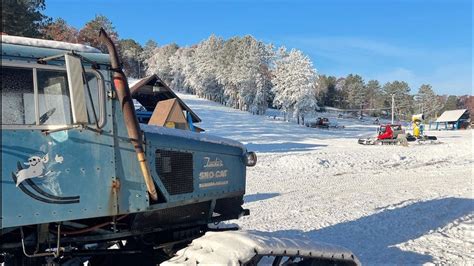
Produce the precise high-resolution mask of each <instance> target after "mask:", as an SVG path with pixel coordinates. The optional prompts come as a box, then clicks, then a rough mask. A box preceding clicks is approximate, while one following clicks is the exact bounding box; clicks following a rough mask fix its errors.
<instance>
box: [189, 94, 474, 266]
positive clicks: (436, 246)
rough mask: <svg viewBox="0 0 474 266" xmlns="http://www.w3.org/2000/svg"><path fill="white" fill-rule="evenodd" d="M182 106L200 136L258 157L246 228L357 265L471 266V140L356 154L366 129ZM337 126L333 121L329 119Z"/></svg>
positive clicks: (466, 135)
mask: <svg viewBox="0 0 474 266" xmlns="http://www.w3.org/2000/svg"><path fill="white" fill-rule="evenodd" d="M180 97H182V99H183V100H184V101H185V102H186V103H187V104H188V105H189V106H190V107H191V108H192V109H193V110H194V111H195V112H196V113H197V114H198V115H199V116H200V117H201V118H202V120H203V123H201V124H200V126H201V127H203V128H204V129H206V133H204V134H214V135H219V136H223V137H228V138H232V139H235V140H239V141H241V142H243V143H244V144H246V146H247V147H248V149H249V150H253V151H256V152H257V154H258V164H257V166H256V167H254V168H249V170H248V180H247V195H246V196H245V202H246V204H245V206H244V207H245V208H248V209H250V213H251V215H250V216H248V217H244V218H242V219H240V220H237V221H235V223H236V224H238V225H239V226H240V227H242V228H243V229H248V230H259V231H269V232H273V233H274V234H277V235H283V236H292V237H303V238H312V239H315V240H319V241H325V242H330V243H334V244H339V245H342V246H345V247H347V248H349V249H351V250H352V251H353V252H354V253H355V254H356V255H357V256H358V257H359V258H360V259H361V261H362V263H364V264H369V265H370V264H380V263H397V264H408V263H416V264H423V263H449V264H468V263H469V261H470V262H472V261H473V260H474V256H473V254H472V250H473V249H474V242H473V240H472V234H473V231H474V226H473V221H474V219H473V218H474V215H473V206H474V200H473V197H474V196H473V195H472V190H471V189H472V169H473V162H474V160H473V153H472V148H471V147H472V141H473V136H472V131H450V132H429V133H430V134H434V135H437V136H438V137H439V139H440V140H441V142H442V143H441V144H438V145H410V146H409V147H402V146H362V145H358V144H357V138H359V137H360V136H366V135H371V134H375V126H373V125H371V123H370V121H367V122H365V124H364V123H361V122H360V121H358V120H355V119H339V120H337V123H338V124H339V125H344V126H345V129H329V130H327V129H326V130H325V129H312V128H306V127H303V126H298V125H296V124H292V123H287V122H283V121H281V120H278V118H277V119H273V117H268V116H267V117H265V116H254V115H251V114H249V113H247V112H241V111H237V110H234V109H230V108H227V107H224V106H221V105H219V104H216V103H213V102H209V101H207V100H203V99H199V98H196V97H195V96H192V95H184V94H180ZM333 120H334V119H333Z"/></svg>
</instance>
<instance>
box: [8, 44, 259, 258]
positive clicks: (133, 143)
mask: <svg viewBox="0 0 474 266" xmlns="http://www.w3.org/2000/svg"><path fill="white" fill-rule="evenodd" d="M103 36H105V41H107V38H106V35H103ZM112 48H114V47H112ZM114 52H115V50H112V51H111V55H112V56H113V55H114V54H113V53H114ZM110 58H111V57H110V56H109V55H108V54H103V53H100V51H98V50H97V49H95V48H92V47H89V46H84V45H77V44H68V43H61V42H55V41H45V40H37V39H30V38H22V37H15V36H8V35H3V36H2V66H1V67H2V72H1V76H2V85H1V93H2V121H1V124H2V145H1V147H2V180H1V220H0V221H1V224H0V228H1V241H0V261H7V262H9V263H12V264H21V262H25V261H27V262H29V263H33V264H36V263H40V261H45V260H44V258H55V259H56V260H59V259H63V260H64V259H65V258H84V257H85V258H87V259H88V260H89V261H95V260H101V259H102V258H103V257H101V256H100V255H101V254H105V253H107V254H111V253H116V254H119V255H123V254H127V253H130V254H135V253H137V254H138V253H140V254H141V253H143V252H145V250H148V252H149V253H150V254H152V253H153V254H154V253H160V254H161V253H163V254H164V251H163V250H164V249H163V248H165V247H167V248H168V249H169V250H171V248H172V247H174V246H179V245H180V244H181V243H184V242H186V241H189V240H190V239H194V238H196V237H198V236H200V235H202V234H203V233H204V232H205V231H207V230H208V227H207V225H208V224H209V223H216V222H219V221H225V220H230V219H237V218H239V217H240V216H242V215H246V214H248V211H247V210H244V209H242V207H241V206H242V204H243V199H242V198H243V195H244V193H245V168H246V166H248V165H254V163H255V160H256V157H255V155H254V153H248V152H247V151H246V149H245V147H244V146H243V145H242V144H240V143H239V142H236V141H231V140H227V139H223V138H217V137H212V136H208V135H204V134H199V133H194V132H189V131H183V130H178V129H168V128H163V127H157V126H149V125H145V124H139V123H137V119H136V117H134V110H133V103H132V101H131V99H130V97H129V96H130V94H129V92H127V90H128V87H127V85H126V84H125V82H126V79H125V76H123V73H122V72H121V70H120V69H119V65H114V64H117V63H118V62H113V61H114V60H117V59H116V58H112V59H110ZM111 61H112V62H111ZM130 107H131V108H130ZM133 133H135V135H134V134H133ZM117 240H127V241H126V244H125V246H124V245H123V242H117ZM91 243H92V244H91ZM117 243H118V244H119V246H120V248H119V249H116V250H110V249H108V248H109V247H110V246H111V245H114V244H117ZM151 247H155V248H154V249H153V248H151ZM156 247H161V248H159V249H158V248H156ZM147 254H148V253H147ZM155 255H156V254H155ZM138 264H140V263H138Z"/></svg>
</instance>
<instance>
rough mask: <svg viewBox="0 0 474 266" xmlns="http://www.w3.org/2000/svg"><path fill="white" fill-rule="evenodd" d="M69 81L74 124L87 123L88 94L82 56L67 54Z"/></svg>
mask: <svg viewBox="0 0 474 266" xmlns="http://www.w3.org/2000/svg"><path fill="white" fill-rule="evenodd" d="M64 59H65V61H66V70H67V81H68V83H69V94H70V97H71V108H72V119H73V123H74V124H87V123H88V122H89V120H88V117H87V106H86V95H85V89H84V79H83V73H82V72H83V68H82V62H81V58H79V57H77V56H74V55H70V54H65V55H64Z"/></svg>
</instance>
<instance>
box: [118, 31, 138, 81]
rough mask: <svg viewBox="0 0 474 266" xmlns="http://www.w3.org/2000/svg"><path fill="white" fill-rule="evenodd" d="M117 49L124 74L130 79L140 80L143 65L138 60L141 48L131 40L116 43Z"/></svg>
mask: <svg viewBox="0 0 474 266" xmlns="http://www.w3.org/2000/svg"><path fill="white" fill-rule="evenodd" d="M118 47H119V53H120V57H121V59H122V64H123V69H124V71H125V74H126V75H127V76H130V77H134V78H141V76H142V73H143V69H142V67H143V64H142V62H141V59H140V54H141V53H142V50H143V48H142V46H141V45H140V44H139V43H137V42H136V41H134V40H132V39H123V40H120V41H119V42H118Z"/></svg>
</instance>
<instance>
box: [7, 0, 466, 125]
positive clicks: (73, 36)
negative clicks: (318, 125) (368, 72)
mask: <svg viewBox="0 0 474 266" xmlns="http://www.w3.org/2000/svg"><path fill="white" fill-rule="evenodd" d="M2 5H4V4H3V3H2ZM44 8H45V3H44V0H38V1H27V0H18V1H8V2H6V4H5V5H4V6H3V8H2V32H5V33H7V34H12V35H19V36H27V37H39V38H45V39H52V40H58V41H66V42H71V43H82V44H88V45H91V46H94V47H97V48H99V49H100V50H102V51H104V52H106V48H105V47H103V46H102V45H101V44H100V43H99V42H98V40H97V32H98V30H99V29H100V28H101V27H102V28H104V29H105V30H106V31H107V32H108V33H109V35H110V36H111V37H112V39H113V40H114V41H115V42H116V44H117V45H118V47H119V51H120V55H121V58H122V61H123V69H124V71H125V72H126V74H127V75H128V76H129V77H133V78H141V77H143V76H145V75H151V74H157V75H158V76H160V78H162V79H163V80H164V81H165V82H166V83H167V84H169V85H170V87H171V88H173V89H175V90H180V91H184V92H188V93H192V94H195V95H198V96H199V97H202V98H206V99H209V100H212V101H216V102H219V103H221V104H224V105H227V106H229V107H233V108H237V109H240V110H245V111H249V112H251V113H253V114H259V115H263V114H265V111H266V109H267V108H269V107H274V108H278V109H280V110H282V111H283V112H284V114H285V118H286V119H288V120H289V119H295V120H296V121H297V122H298V123H304V119H305V117H307V116H308V115H311V114H312V113H314V112H315V111H316V110H320V109H324V108H325V107H335V108H340V109H344V110H352V111H354V112H358V113H360V114H366V115H372V116H384V115H388V114H389V113H390V112H391V110H390V109H391V102H392V95H393V97H394V98H395V103H396V105H395V106H396V109H395V116H396V118H397V119H400V120H405V119H409V118H410V116H411V115H412V114H415V113H421V112H423V113H424V114H425V116H427V117H428V118H431V119H432V118H435V117H436V116H437V115H439V114H440V113H441V112H442V111H444V110H450V109H457V108H460V107H463V103H464V102H465V101H464V102H463V98H462V97H457V96H439V95H436V93H435V92H434V90H433V88H432V87H431V86H430V85H429V84H423V85H421V86H420V87H419V88H418V90H417V91H416V93H413V92H412V91H411V88H410V87H409V85H408V83H407V82H405V81H392V82H387V83H385V84H381V83H380V82H379V81H377V80H368V81H365V80H364V79H363V78H362V77H361V76H360V75H356V74H349V75H347V76H346V77H335V76H329V75H323V74H318V73H317V71H316V70H315V68H314V67H313V64H312V62H311V60H310V59H309V57H308V56H306V55H305V54H304V53H303V52H302V51H300V50H297V49H292V50H287V49H286V48H285V47H278V48H276V47H274V46H273V45H272V44H267V43H264V42H262V41H259V40H257V39H255V38H254V37H252V36H250V35H247V36H243V37H240V36H235V37H232V38H229V39H227V40H224V39H223V38H221V37H218V36H215V35H211V36H210V37H209V38H207V39H205V40H203V41H201V42H199V43H198V44H196V45H193V46H189V47H179V46H178V45H177V44H174V43H173V44H167V45H162V46H160V45H158V44H157V43H156V42H155V41H153V40H150V41H148V42H147V43H146V44H145V45H144V46H141V45H140V44H139V43H138V42H136V41H135V40H133V39H120V38H119V34H118V32H117V31H116V29H115V27H114V26H113V23H112V22H111V21H110V20H109V19H108V18H107V17H105V16H103V15H96V16H95V18H93V19H92V20H90V21H88V22H87V23H85V25H84V26H83V27H82V28H81V29H76V28H74V27H72V26H70V25H68V23H67V22H66V21H65V20H64V19H62V18H57V19H55V20H52V19H51V18H48V17H47V16H45V15H43V14H42V11H43V10H44ZM18 14H20V15H18Z"/></svg>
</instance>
